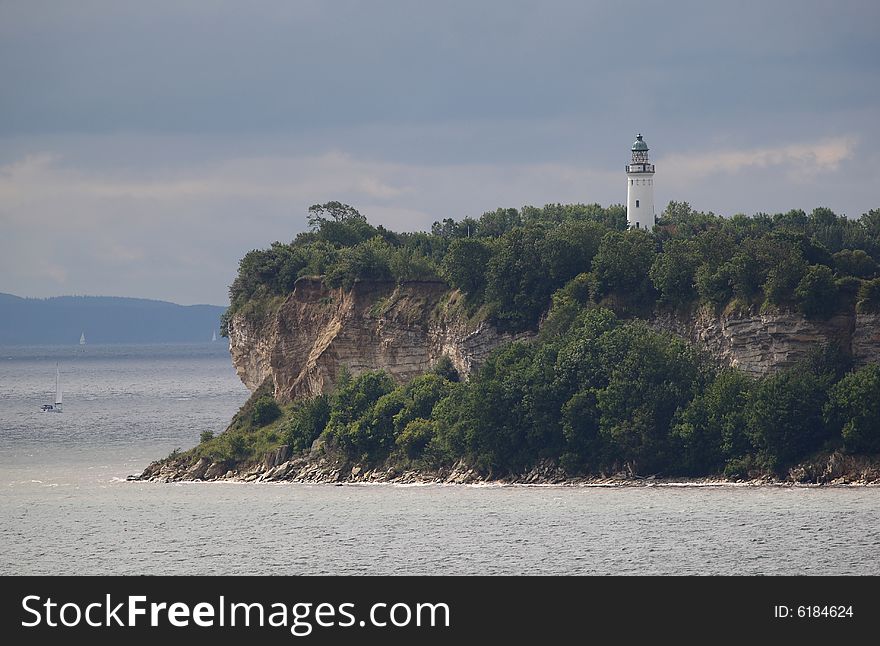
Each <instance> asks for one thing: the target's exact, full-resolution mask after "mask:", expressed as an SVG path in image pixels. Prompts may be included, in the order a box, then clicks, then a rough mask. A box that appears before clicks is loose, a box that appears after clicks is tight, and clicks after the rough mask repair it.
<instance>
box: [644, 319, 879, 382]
mask: <svg viewBox="0 0 880 646" xmlns="http://www.w3.org/2000/svg"><path fill="white" fill-rule="evenodd" d="M651 325H652V327H654V328H656V329H660V330H665V331H668V332H672V333H674V334H677V335H678V336H681V337H683V338H685V339H687V340H689V341H691V342H692V343H695V344H696V345H698V346H700V347H702V348H703V349H705V350H706V351H707V352H708V353H709V354H710V355H712V356H713V357H714V358H715V359H716V360H718V361H719V363H721V364H724V365H728V366H733V367H736V368H739V369H740V370H742V371H744V372H746V373H748V374H750V375H752V376H755V377H758V376H761V375H765V374H768V373H770V372H773V371H775V370H779V369H782V368H787V367H790V366H793V365H795V364H796V363H797V362H799V361H801V360H802V359H804V358H806V357H807V355H808V354H809V353H810V351H811V349H813V348H815V347H817V346H819V345H826V344H835V343H836V344H840V347H841V349H842V350H843V351H844V352H846V353H848V354H849V355H850V356H851V357H852V358H853V361H854V363H855V364H856V365H864V364H866V363H878V362H880V315H878V314H856V313H855V312H844V313H840V314H838V315H836V316H833V317H831V318H830V319H827V320H820V319H808V318H806V317H804V316H803V315H801V314H797V313H793V312H787V313H786V312H783V313H775V314H754V315H751V314H748V315H735V316H714V315H712V314H710V313H709V312H707V311H706V310H701V311H700V312H699V313H697V314H696V315H694V316H691V317H675V316H670V315H660V316H657V317H656V318H655V319H654V320H653V321H651Z"/></svg>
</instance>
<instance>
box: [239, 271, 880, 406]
mask: <svg viewBox="0 0 880 646" xmlns="http://www.w3.org/2000/svg"><path fill="white" fill-rule="evenodd" d="M460 298H461V296H460V294H458V292H455V291H450V290H449V288H448V286H447V285H446V284H445V283H443V282H440V281H417V282H416V281H413V282H407V283H402V284H397V283H395V282H393V281H360V282H358V283H355V285H354V287H353V288H352V289H350V290H344V289H341V288H335V289H331V288H327V287H326V286H325V285H324V284H323V282H322V281H321V280H320V279H318V278H301V279H299V280H298V281H297V282H296V285H295V287H294V290H293V292H292V293H291V294H290V295H289V296H288V297H287V298H286V299H285V300H284V301H283V302H282V303H281V304H280V306H279V307H278V308H277V310H275V311H273V312H272V313H270V314H267V315H265V316H264V317H263V318H262V319H254V318H248V317H246V316H244V315H241V314H237V315H236V316H234V317H233V319H232V320H231V322H230V326H229V347H230V352H231V354H232V362H233V365H234V366H235V369H236V371H237V372H238V375H239V377H240V378H241V380H242V381H243V382H244V383H245V385H247V386H248V387H249V388H250V389H251V390H255V389H256V388H257V387H258V386H259V385H260V384H261V383H263V382H264V381H265V380H266V379H267V378H269V377H271V378H272V379H273V382H274V384H275V397H276V399H277V400H278V401H279V402H281V403H285V402H289V401H292V400H294V399H296V398H299V397H307V396H313V395H316V394H319V393H322V392H327V391H329V390H330V389H331V388H332V385H333V383H334V382H335V381H336V378H337V377H338V375H339V373H340V371H341V370H342V368H343V367H346V368H347V369H348V370H349V371H351V373H352V374H358V373H360V372H363V371H365V370H379V369H381V370H385V371H387V372H388V373H389V374H390V375H391V376H392V377H393V378H394V379H395V380H397V381H398V382H400V383H403V382H406V381H408V380H409V379H411V378H413V377H415V376H416V375H419V374H421V373H423V372H425V371H426V370H429V369H430V368H431V367H432V366H433V365H434V364H436V362H437V361H438V360H439V359H440V358H441V357H443V356H447V357H449V358H450V359H451V360H452V363H453V365H454V366H455V368H456V370H457V371H458V372H459V374H461V375H463V376H467V375H469V374H471V372H472V371H474V370H475V369H476V368H477V367H479V366H480V365H481V364H482V362H483V361H484V360H485V359H486V357H487V356H488V354H489V353H490V352H491V351H492V350H494V349H495V348H496V347H498V346H499V345H501V344H503V343H505V342H508V341H511V340H513V339H515V338H523V337H525V336H528V335H527V334H521V335H511V334H503V333H500V332H498V331H497V330H496V329H495V328H494V327H492V326H491V325H489V324H488V323H487V322H486V321H485V320H483V319H481V318H480V317H473V318H470V317H468V316H466V315H465V314H464V308H463V307H461V304H460V302H459V300H460ZM649 324H650V325H651V326H652V327H654V328H655V329H660V330H665V331H668V332H672V333H674V334H677V335H679V336H681V337H683V338H685V339H688V340H689V341H691V342H693V343H695V344H697V345H698V346H700V347H702V348H704V349H705V350H706V351H707V352H709V353H710V354H711V355H712V356H713V357H715V358H716V359H717V360H718V361H719V362H720V363H722V364H724V365H729V366H735V367H737V368H740V369H741V370H743V371H745V372H746V373H748V374H751V375H753V376H760V375H763V374H767V373H769V372H772V371H774V370H778V369H780V368H784V367H788V366H792V365H794V364H795V363H797V362H798V361H800V360H801V359H803V358H805V357H806V356H807V355H808V353H809V352H810V351H811V349H813V348H815V347H816V346H818V345H821V344H828V343H838V344H840V346H841V347H842V349H843V350H844V351H845V352H848V353H849V354H850V355H851V356H852V357H853V359H854V361H855V363H856V364H857V365H861V364H865V363H870V362H880V314H856V313H855V312H848V313H841V314H838V315H836V316H834V317H832V318H830V319H828V320H818V319H808V318H805V317H804V316H802V315H800V314H797V313H775V314H747V315H729V316H727V315H720V316H716V315H714V314H712V313H710V312H708V311H707V310H700V311H698V312H697V313H695V314H693V315H689V316H672V315H669V314H663V315H658V316H656V317H655V318H654V319H653V320H651V321H650V322H649Z"/></svg>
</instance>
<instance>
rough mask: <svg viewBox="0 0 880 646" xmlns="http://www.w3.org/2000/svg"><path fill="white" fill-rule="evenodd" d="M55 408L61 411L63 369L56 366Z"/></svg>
mask: <svg viewBox="0 0 880 646" xmlns="http://www.w3.org/2000/svg"><path fill="white" fill-rule="evenodd" d="M55 410H56V411H58V412H59V413H60V412H61V369H60V368H59V367H58V365H57V364H56V366H55Z"/></svg>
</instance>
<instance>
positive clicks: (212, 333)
mask: <svg viewBox="0 0 880 646" xmlns="http://www.w3.org/2000/svg"><path fill="white" fill-rule="evenodd" d="M216 340H217V330H213V331H212V332H211V341H216Z"/></svg>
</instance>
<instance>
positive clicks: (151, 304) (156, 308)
mask: <svg viewBox="0 0 880 646" xmlns="http://www.w3.org/2000/svg"><path fill="white" fill-rule="evenodd" d="M225 309H226V308H225V307H220V306H217V305H176V304H174V303H168V302H165V301H153V300H148V299H143V298H120V297H116V296H57V297H54V298H20V297H18V296H13V295H12V294H2V293H0V345H3V344H6V345H18V344H31V343H33V344H42V343H47V344H71V345H73V344H77V343H79V337H80V334H85V336H86V342H87V343H188V342H199V341H210V340H211V334H212V332H213V331H215V330H217V334H218V336H219V327H220V315H221V314H222V313H223V312H224V310H225Z"/></svg>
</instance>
